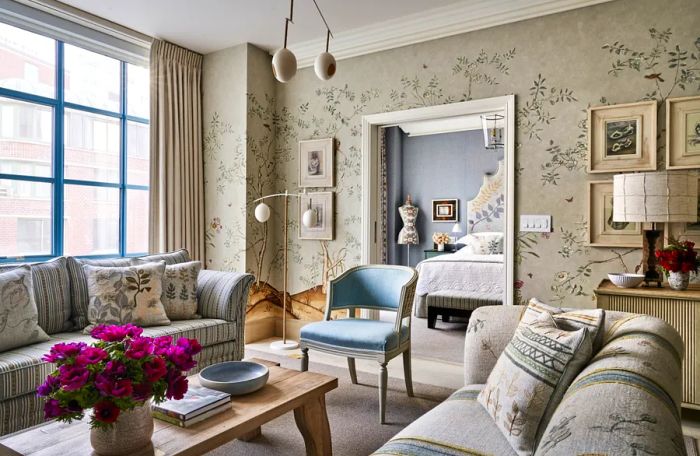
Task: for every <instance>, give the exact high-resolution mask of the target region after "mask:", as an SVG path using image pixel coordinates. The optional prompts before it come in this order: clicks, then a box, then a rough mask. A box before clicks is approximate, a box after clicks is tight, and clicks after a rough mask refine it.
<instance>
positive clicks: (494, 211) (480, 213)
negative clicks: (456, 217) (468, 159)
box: [467, 160, 505, 233]
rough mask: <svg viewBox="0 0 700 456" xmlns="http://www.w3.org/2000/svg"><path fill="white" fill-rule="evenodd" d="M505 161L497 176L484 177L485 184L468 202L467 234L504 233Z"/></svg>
mask: <svg viewBox="0 0 700 456" xmlns="http://www.w3.org/2000/svg"><path fill="white" fill-rule="evenodd" d="M504 176H505V172H504V170H503V160H500V161H499V162H498V171H496V174H492V175H489V174H486V175H484V183H483V184H482V185H481V188H480V189H479V193H478V194H477V195H476V198H474V199H473V200H470V201H467V232H468V233H482V232H484V231H497V232H503V211H504V200H505V199H504V197H503V189H504V185H503V184H504V182H503V179H504Z"/></svg>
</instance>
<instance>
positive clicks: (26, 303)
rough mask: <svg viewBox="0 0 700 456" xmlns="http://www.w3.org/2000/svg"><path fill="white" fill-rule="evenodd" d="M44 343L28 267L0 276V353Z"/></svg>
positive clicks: (44, 338) (43, 334) (46, 337)
mask: <svg viewBox="0 0 700 456" xmlns="http://www.w3.org/2000/svg"><path fill="white" fill-rule="evenodd" d="M47 340H49V336H47V335H46V333H45V332H44V330H43V329H41V328H40V327H39V312H38V311H37V308H36V302H35V301H34V290H33V288H32V271H31V268H30V267H29V266H20V267H18V268H16V269H13V270H11V271H8V272H3V273H0V352H3V351H7V350H10V349H13V348H17V347H24V346H25V345H30V344H35V343H37V342H44V341H47Z"/></svg>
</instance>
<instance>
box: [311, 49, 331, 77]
mask: <svg viewBox="0 0 700 456" xmlns="http://www.w3.org/2000/svg"><path fill="white" fill-rule="evenodd" d="M335 70H336V64H335V57H333V54H331V53H330V52H321V53H320V54H319V55H318V57H316V60H314V71H315V72H316V76H318V78H319V79H321V80H322V81H327V80H329V79H330V78H332V77H333V75H334V74H335Z"/></svg>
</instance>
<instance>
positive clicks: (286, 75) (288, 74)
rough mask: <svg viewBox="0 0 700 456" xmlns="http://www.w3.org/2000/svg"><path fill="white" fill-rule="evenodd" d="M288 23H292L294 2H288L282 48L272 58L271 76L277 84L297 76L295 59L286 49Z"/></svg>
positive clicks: (292, 0) (291, 0)
mask: <svg viewBox="0 0 700 456" xmlns="http://www.w3.org/2000/svg"><path fill="white" fill-rule="evenodd" d="M290 22H291V23H292V24H293V23H294V0H290V7H289V17H287V18H285V20H284V47H283V48H282V49H280V50H279V51H277V52H275V55H273V56H272V74H273V75H274V76H275V79H277V80H278V81H279V82H287V81H289V80H291V79H292V78H293V77H294V75H295V74H297V58H296V56H295V55H294V53H293V52H292V51H290V50H289V49H287V35H288V33H289V23H290Z"/></svg>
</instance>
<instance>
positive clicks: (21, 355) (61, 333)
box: [0, 250, 253, 435]
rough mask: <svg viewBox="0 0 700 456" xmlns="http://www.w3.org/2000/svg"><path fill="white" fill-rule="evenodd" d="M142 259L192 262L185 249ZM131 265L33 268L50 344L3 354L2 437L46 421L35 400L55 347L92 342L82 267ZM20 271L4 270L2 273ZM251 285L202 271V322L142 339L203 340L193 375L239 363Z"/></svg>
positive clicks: (106, 262) (70, 263) (64, 263)
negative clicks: (47, 358) (63, 343)
mask: <svg viewBox="0 0 700 456" xmlns="http://www.w3.org/2000/svg"><path fill="white" fill-rule="evenodd" d="M143 259H147V260H153V261H160V260H163V261H165V262H166V263H167V264H176V263H182V262H187V261H190V258H189V254H188V253H187V251H185V250H180V251H177V252H172V253H166V254H160V255H151V256H148V257H143ZM130 261H131V260H130V259H127V258H114V259H100V260H85V259H77V258H72V257H61V258H57V259H54V260H51V261H47V262H45V263H35V264H33V265H32V275H33V279H34V296H35V300H36V303H37V308H38V311H39V325H40V326H41V327H42V329H44V331H46V333H47V334H49V336H50V337H51V340H49V341H47V342H41V343H38V344H34V345H29V346H26V347H22V348H16V349H12V350H10V351H6V352H2V353H0V435H4V434H8V433H11V432H15V431H18V430H20V429H24V428H26V427H29V426H33V425H36V424H39V423H41V422H42V421H43V401H42V400H40V399H38V398H37V397H36V395H35V389H36V387H37V385H39V384H40V383H42V382H43V380H44V378H45V377H46V376H47V375H48V374H49V372H51V371H52V370H53V368H54V366H53V365H52V364H48V363H44V362H43V361H41V357H42V356H43V355H44V354H46V353H47V352H48V351H49V349H50V348H51V346H52V345H54V344H55V343H57V342H60V341H71V342H79V341H84V342H90V341H91V338H90V336H88V335H85V334H83V332H82V329H83V328H84V327H85V326H87V320H86V318H85V316H86V314H87V299H88V298H87V288H86V283H85V277H84V275H83V270H82V264H85V263H89V264H93V265H100V266H126V265H128V264H130ZM16 266H17V265H0V272H3V271H5V270H10V269H12V268H14V267H16ZM252 283H253V276H252V275H250V274H241V273H235V272H219V271H209V270H202V271H201V272H200V273H199V277H198V284H197V299H198V313H199V314H200V315H201V316H202V318H200V319H196V320H183V321H173V322H172V324H171V325H169V326H153V327H149V328H144V335H147V336H161V335H171V336H173V337H174V338H177V337H188V338H196V339H197V340H199V342H200V343H201V344H202V347H203V350H202V352H201V353H200V354H199V355H198V357H197V358H198V364H197V367H196V368H195V369H194V370H193V371H191V373H195V372H197V370H199V369H201V368H203V367H206V366H208V365H210V364H214V363H218V362H222V361H230V360H239V359H241V358H242V357H243V340H244V339H243V326H244V324H243V323H244V319H245V306H246V303H247V298H248V290H249V288H250V286H251V284H252Z"/></svg>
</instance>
